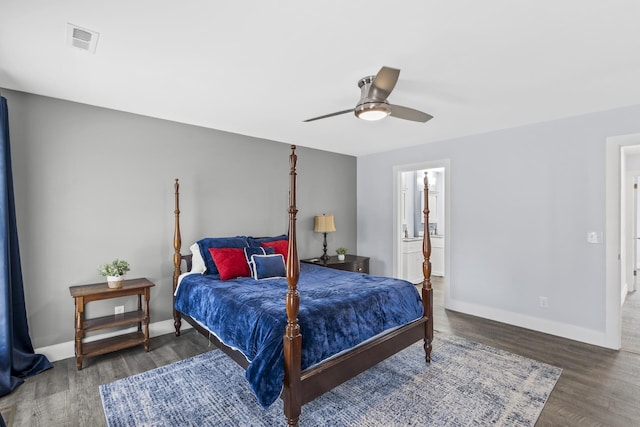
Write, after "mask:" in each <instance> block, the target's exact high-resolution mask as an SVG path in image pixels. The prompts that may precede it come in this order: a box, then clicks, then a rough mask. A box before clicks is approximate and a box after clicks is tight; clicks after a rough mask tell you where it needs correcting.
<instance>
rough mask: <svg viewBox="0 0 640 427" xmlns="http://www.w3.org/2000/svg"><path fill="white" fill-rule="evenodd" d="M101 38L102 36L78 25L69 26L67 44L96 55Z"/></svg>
mask: <svg viewBox="0 0 640 427" xmlns="http://www.w3.org/2000/svg"><path fill="white" fill-rule="evenodd" d="M99 36H100V34H98V33H97V32H95V31H91V30H87V29H86V28H82V27H78V26H77V25H73V24H67V44H68V45H69V46H73V47H77V48H78V49H82V50H86V51H88V52H91V53H96V45H97V44H98V37H99Z"/></svg>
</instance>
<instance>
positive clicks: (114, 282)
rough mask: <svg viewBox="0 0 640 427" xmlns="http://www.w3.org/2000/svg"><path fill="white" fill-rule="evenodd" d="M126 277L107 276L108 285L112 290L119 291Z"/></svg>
mask: <svg viewBox="0 0 640 427" xmlns="http://www.w3.org/2000/svg"><path fill="white" fill-rule="evenodd" d="M123 281H124V276H107V285H108V286H109V287H110V288H112V289H118V288H121V287H122V282H123Z"/></svg>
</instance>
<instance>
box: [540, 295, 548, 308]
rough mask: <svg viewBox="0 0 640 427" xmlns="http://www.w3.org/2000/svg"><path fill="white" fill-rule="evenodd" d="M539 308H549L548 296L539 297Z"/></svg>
mask: <svg viewBox="0 0 640 427" xmlns="http://www.w3.org/2000/svg"><path fill="white" fill-rule="evenodd" d="M540 308H549V298H547V297H540Z"/></svg>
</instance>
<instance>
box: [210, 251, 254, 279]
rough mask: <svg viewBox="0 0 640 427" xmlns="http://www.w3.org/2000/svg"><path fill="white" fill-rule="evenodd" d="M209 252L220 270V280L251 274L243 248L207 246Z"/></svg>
mask: <svg viewBox="0 0 640 427" xmlns="http://www.w3.org/2000/svg"><path fill="white" fill-rule="evenodd" d="M209 253H210V254H211V258H213V262H215V263H216V267H217V268H218V272H220V280H228V279H234V278H236V277H249V276H251V271H249V264H247V259H246V258H245V256H244V249H243V248H209Z"/></svg>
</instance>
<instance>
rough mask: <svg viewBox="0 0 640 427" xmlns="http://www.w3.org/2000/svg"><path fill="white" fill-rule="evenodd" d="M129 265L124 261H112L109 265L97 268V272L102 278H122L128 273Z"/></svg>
mask: <svg viewBox="0 0 640 427" xmlns="http://www.w3.org/2000/svg"><path fill="white" fill-rule="evenodd" d="M129 269H130V268H129V263H128V262H127V261H125V260H121V259H117V258H116V259H114V260H113V262H112V263H110V264H102V265H101V266H99V267H98V272H99V273H100V274H101V275H102V276H122V275H124V274H125V273H126V272H127V271H129Z"/></svg>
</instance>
